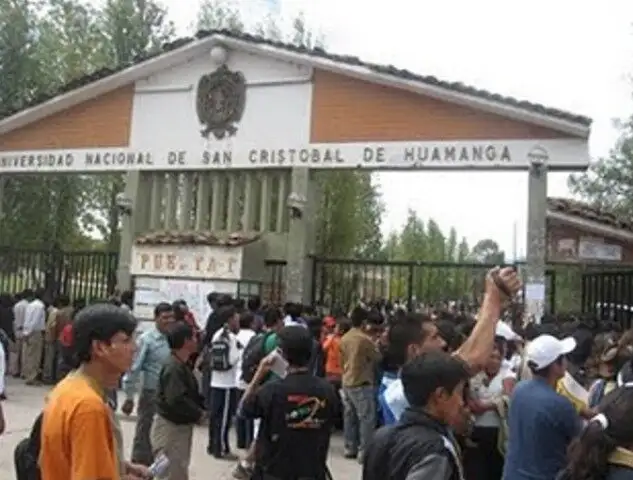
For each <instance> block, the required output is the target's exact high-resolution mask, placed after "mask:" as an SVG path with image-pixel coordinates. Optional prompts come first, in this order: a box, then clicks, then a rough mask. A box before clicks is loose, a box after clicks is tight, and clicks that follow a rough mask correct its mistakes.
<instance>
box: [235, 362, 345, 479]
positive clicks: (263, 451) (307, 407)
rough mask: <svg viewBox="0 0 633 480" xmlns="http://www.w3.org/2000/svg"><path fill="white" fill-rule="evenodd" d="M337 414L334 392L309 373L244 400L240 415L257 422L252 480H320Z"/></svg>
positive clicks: (290, 377)
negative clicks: (258, 424) (269, 479)
mask: <svg viewBox="0 0 633 480" xmlns="http://www.w3.org/2000/svg"><path fill="white" fill-rule="evenodd" d="M339 409H340V401H339V397H338V395H337V393H336V391H335V390H334V388H333V387H332V386H331V385H330V384H329V382H327V381H326V380H324V379H322V378H319V377H315V376H313V375H311V374H310V373H293V374H290V375H288V376H287V377H286V378H284V379H280V380H276V381H272V382H268V383H266V384H264V385H263V386H262V387H261V388H260V389H259V390H258V391H257V393H256V394H255V395H253V396H252V397H250V398H248V399H245V402H244V403H243V405H242V415H243V416H244V417H246V418H259V419H261V424H260V427H259V434H258V437H257V454H256V461H255V474H254V475H253V477H252V478H253V479H262V478H274V479H279V480H297V479H305V480H308V479H311V480H312V479H313V480H324V479H325V478H326V469H325V465H326V462H327V454H328V449H329V447H330V432H331V431H332V426H333V425H334V420H335V419H336V418H337V415H338V412H339ZM290 459H293V460H292V461H291V460H290Z"/></svg>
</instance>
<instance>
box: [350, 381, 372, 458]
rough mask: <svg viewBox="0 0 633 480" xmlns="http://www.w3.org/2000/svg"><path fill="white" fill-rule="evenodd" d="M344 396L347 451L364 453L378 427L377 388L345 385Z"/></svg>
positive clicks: (354, 453) (351, 453)
mask: <svg viewBox="0 0 633 480" xmlns="http://www.w3.org/2000/svg"><path fill="white" fill-rule="evenodd" d="M342 397H343V433H344V436H345V453H347V454H350V455H358V454H359V453H360V454H362V452H364V451H365V447H366V446H367V444H368V443H369V440H370V438H371V436H372V435H373V433H374V430H375V429H376V388H375V387H374V386H373V385H368V386H363V387H352V388H346V387H343V389H342Z"/></svg>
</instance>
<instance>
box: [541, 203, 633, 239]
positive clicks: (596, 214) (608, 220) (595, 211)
mask: <svg viewBox="0 0 633 480" xmlns="http://www.w3.org/2000/svg"><path fill="white" fill-rule="evenodd" d="M547 207H548V209H549V210H551V211H554V212H560V213H564V214H566V215H573V216H575V217H578V218H582V219H583V220H589V221H592V222H596V223H601V224H603V225H606V226H609V227H613V228H618V229H621V230H628V231H632V232H633V222H632V221H631V220H629V219H627V218H624V217H622V216H619V215H616V214H615V213H613V212H610V211H609V210H607V209H605V208H601V207H596V206H593V205H591V204H588V203H584V202H580V201H578V200H572V199H569V198H548V199H547Z"/></svg>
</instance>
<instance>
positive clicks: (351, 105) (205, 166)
mask: <svg viewBox="0 0 633 480" xmlns="http://www.w3.org/2000/svg"><path fill="white" fill-rule="evenodd" d="M590 123H591V121H590V119H588V118H586V117H582V116H579V115H574V114H571V113H567V112H562V111H559V110H556V109H552V108H547V107H545V106H542V105H536V104H530V103H527V102H521V101H518V100H516V99H513V98H505V97H502V96H499V95H495V94H492V93H488V92H484V91H480V90H477V89H474V88H470V87H465V86H463V85H461V84H456V83H449V82H442V81H439V80H438V79H436V78H434V77H428V76H421V75H415V74H412V73H411V72H408V71H405V70H398V69H396V68H394V67H390V66H380V65H374V64H370V63H365V62H362V61H361V60H359V59H355V58H350V57H346V56H337V55H330V54H327V53H325V52H323V51H322V50H320V49H316V50H309V49H298V48H296V47H294V46H291V45H283V44H280V43H278V42H268V41H266V40H265V39H262V38H258V37H253V36H250V35H238V34H235V33H228V32H206V33H204V34H201V35H199V36H198V37H197V38H196V39H188V40H183V41H181V42H177V43H176V44H172V45H170V47H169V48H168V49H165V51H163V52H162V53H160V54H158V55H156V56H155V57H152V58H148V59H143V60H140V61H139V62H138V63H137V64H135V65H131V66H125V67H122V68H120V69H119V70H117V71H111V70H109V71H107V72H102V73H100V74H98V75H91V76H88V77H86V78H84V79H81V80H80V81H76V82H74V83H73V86H72V88H70V87H69V88H66V89H64V90H62V91H60V92H58V93H56V94H54V95H52V96H51V97H50V98H48V99H44V100H43V101H41V102H40V103H38V104H36V105H30V106H28V107H25V108H24V109H21V110H18V111H15V112H11V113H9V114H7V115H6V116H5V117H4V118H2V119H0V175H2V176H3V177H4V176H6V175H18V174H20V173H41V174H66V175H71V174H75V175H87V174H99V173H113V172H121V173H125V175H126V188H125V192H124V193H123V195H121V196H120V198H119V199H118V203H119V207H120V209H121V212H122V214H123V220H122V223H123V231H122V238H121V249H120V262H119V271H118V284H119V287H120V288H126V287H127V286H130V285H131V284H132V282H131V277H132V275H136V276H137V277H144V278H145V277H147V278H149V279H150V280H151V279H152V278H153V279H155V278H162V279H165V282H168V281H171V282H172V283H173V282H187V281H192V282H193V281H195V282H197V283H196V288H197V289H198V290H197V291H199V292H203V291H204V290H205V289H210V288H214V289H216V290H231V289H236V288H237V287H236V286H235V285H237V283H238V282H240V281H244V280H248V281H251V280H252V281H253V282H255V283H257V282H265V281H266V279H267V278H268V277H269V275H270V262H271V261H272V262H281V261H283V262H286V269H285V270H286V271H285V278H284V282H285V285H284V294H285V297H286V298H288V299H291V300H294V301H304V302H308V301H310V300H311V299H310V294H311V292H312V290H313V286H312V285H311V282H312V279H313V278H317V277H318V275H316V277H315V275H314V273H313V272H312V271H311V270H312V263H311V261H310V255H311V254H313V253H314V249H315V245H314V235H313V233H314V210H315V208H316V207H315V206H316V204H317V203H318V201H319V192H318V191H317V188H316V185H315V182H314V181H313V178H312V177H313V176H312V174H311V172H313V171H315V170H319V169H321V170H322V169H331V170H345V169H366V170H371V171H377V170H396V171H410V170H450V171H458V170H460V171H461V170H486V171H501V170H516V171H525V172H529V173H528V175H529V178H530V181H529V197H530V198H529V212H528V223H529V225H528V232H529V233H528V239H527V246H528V252H527V263H526V267H525V270H526V279H527V282H528V284H529V285H530V286H531V288H530V289H529V291H530V292H536V293H535V294H534V295H535V296H534V298H527V299H526V300H527V305H528V306H529V308H530V312H531V314H533V315H535V316H537V317H539V316H540V314H539V313H540V312H541V311H542V308H543V304H544V293H542V292H544V290H545V283H546V281H545V275H546V238H545V236H546V233H545V230H546V228H545V227H546V225H545V219H546V209H547V206H546V193H547V172H548V171H561V170H582V169H585V168H586V167H587V166H588V162H589V155H588V145H587V139H588V136H589V133H590ZM159 234H160V235H159ZM139 238H143V239H144V240H143V242H142V243H139V242H138V240H139ZM148 238H153V239H154V240H152V241H146V240H147V239H148ZM266 260H268V261H269V264H268V266H267V265H266ZM146 284H147V285H149V284H152V285H153V284H154V283H153V281H149V280H148V282H146ZM137 285H138V282H137ZM170 285H171V284H170ZM175 285H176V283H173V285H172V286H174V288H175ZM147 288H149V289H150V290H151V288H154V287H151V288H150V287H147ZM178 288H180V287H178ZM185 290H186V289H185ZM148 291H149V290H148ZM235 292H237V290H235ZM201 294H202V293H200V295H201ZM143 295H149V294H148V293H143ZM201 303H203V302H201ZM201 308H202V307H201Z"/></svg>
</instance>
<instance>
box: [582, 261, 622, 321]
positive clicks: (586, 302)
mask: <svg viewBox="0 0 633 480" xmlns="http://www.w3.org/2000/svg"><path fill="white" fill-rule="evenodd" d="M581 281H582V290H583V295H582V306H583V311H585V312H591V313H595V314H596V315H597V316H598V318H601V319H603V320H610V321H615V322H617V323H619V324H620V325H622V327H623V328H627V329H628V328H631V327H632V326H633V268H631V267H629V269H627V270H618V271H601V272H592V273H585V274H583V276H582V279H581Z"/></svg>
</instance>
